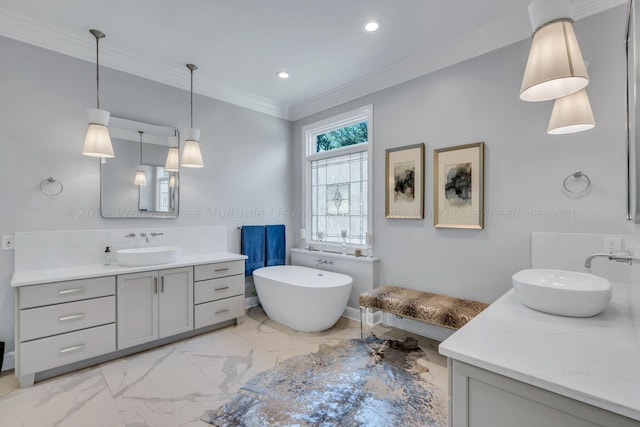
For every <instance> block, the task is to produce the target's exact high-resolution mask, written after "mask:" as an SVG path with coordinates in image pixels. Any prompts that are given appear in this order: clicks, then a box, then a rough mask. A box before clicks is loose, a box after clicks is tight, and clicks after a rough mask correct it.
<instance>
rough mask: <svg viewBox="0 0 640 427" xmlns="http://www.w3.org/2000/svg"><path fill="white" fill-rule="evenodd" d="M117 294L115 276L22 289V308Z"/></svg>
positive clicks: (24, 287)
mask: <svg viewBox="0 0 640 427" xmlns="http://www.w3.org/2000/svg"><path fill="white" fill-rule="evenodd" d="M115 294H116V278H115V276H106V277H95V278H91V279H81V280H70V281H67V282H56V283H45V284H43V285H33V286H22V287H20V308H31V307H40V306H43V305H50V304H60V303H63V302H70V301H80V300H83V299H88V298H97V297H103V296H107V295H115Z"/></svg>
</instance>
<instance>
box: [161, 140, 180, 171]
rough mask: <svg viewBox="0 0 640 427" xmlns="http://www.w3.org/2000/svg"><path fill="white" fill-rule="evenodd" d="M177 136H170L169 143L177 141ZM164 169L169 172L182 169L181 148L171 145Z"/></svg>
mask: <svg viewBox="0 0 640 427" xmlns="http://www.w3.org/2000/svg"><path fill="white" fill-rule="evenodd" d="M177 139H178V138H177V137H175V136H170V137H169V143H170V144H171V143H174V142H175V141H177ZM164 170H166V171H168V172H178V171H179V170H180V150H178V148H177V147H169V152H168V153H167V161H166V162H165V164H164Z"/></svg>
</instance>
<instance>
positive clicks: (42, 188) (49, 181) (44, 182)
mask: <svg viewBox="0 0 640 427" xmlns="http://www.w3.org/2000/svg"><path fill="white" fill-rule="evenodd" d="M49 184H57V185H58V187H59V188H58V191H52V192H48V191H46V190H45V186H47V185H49ZM62 190H64V186H63V185H62V183H61V182H60V181H58V180H57V179H55V178H54V177H52V176H50V177H49V178H46V179H43V180H42V181H41V182H40V192H41V193H42V194H44V195H46V196H57V195H58V194H60V193H62Z"/></svg>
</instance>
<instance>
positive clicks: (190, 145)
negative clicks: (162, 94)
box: [180, 64, 204, 168]
mask: <svg viewBox="0 0 640 427" xmlns="http://www.w3.org/2000/svg"><path fill="white" fill-rule="evenodd" d="M187 68H188V69H189V71H190V72H191V128H189V129H185V131H184V148H183V149H182V162H181V163H180V166H184V167H185V168H201V167H203V166H204V162H203V161H202V153H200V143H199V142H198V141H200V129H196V128H194V127H193V71H194V70H197V69H198V67H197V66H196V65H194V64H187Z"/></svg>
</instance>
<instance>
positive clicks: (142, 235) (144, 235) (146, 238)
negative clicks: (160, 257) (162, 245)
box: [140, 233, 149, 243]
mask: <svg viewBox="0 0 640 427" xmlns="http://www.w3.org/2000/svg"><path fill="white" fill-rule="evenodd" d="M140 237H144V238H145V240H146V241H147V243H149V238H148V237H147V233H140Z"/></svg>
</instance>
